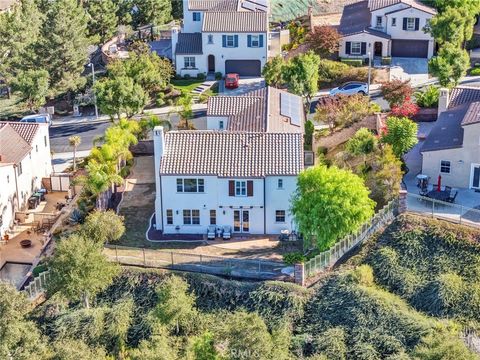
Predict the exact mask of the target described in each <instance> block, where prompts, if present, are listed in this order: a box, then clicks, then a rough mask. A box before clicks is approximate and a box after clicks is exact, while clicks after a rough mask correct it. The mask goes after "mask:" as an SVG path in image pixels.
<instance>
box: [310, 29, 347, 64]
mask: <svg viewBox="0 0 480 360" xmlns="http://www.w3.org/2000/svg"><path fill="white" fill-rule="evenodd" d="M340 39H341V35H340V34H339V33H338V31H337V29H336V28H334V27H333V26H327V25H324V26H315V27H314V28H313V31H312V32H311V33H310V34H309V35H308V38H307V40H308V42H309V44H310V47H311V49H312V50H313V51H315V53H317V54H318V55H320V56H322V57H327V56H330V55H332V54H334V53H335V52H336V51H338V44H339V43H340Z"/></svg>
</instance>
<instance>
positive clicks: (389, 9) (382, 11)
mask: <svg viewBox="0 0 480 360" xmlns="http://www.w3.org/2000/svg"><path fill="white" fill-rule="evenodd" d="M405 8H408V5H405V4H402V3H399V4H395V5H392V6H389V7H386V8H383V9H378V10H375V11H372V12H371V15H372V17H371V19H370V20H371V23H370V26H371V27H372V28H374V29H378V30H380V31H384V32H386V26H385V25H386V20H387V16H388V15H385V14H386V13H389V12H392V11H397V10H401V9H405ZM377 16H381V17H382V25H383V29H380V28H377ZM393 17H395V16H394V15H393ZM388 25H390V24H388ZM397 26H398V20H397Z"/></svg>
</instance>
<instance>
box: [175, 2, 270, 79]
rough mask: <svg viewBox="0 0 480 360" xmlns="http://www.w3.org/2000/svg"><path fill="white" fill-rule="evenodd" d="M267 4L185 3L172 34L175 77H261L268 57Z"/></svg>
mask: <svg viewBox="0 0 480 360" xmlns="http://www.w3.org/2000/svg"><path fill="white" fill-rule="evenodd" d="M268 11H269V9H268V0H184V3H183V27H182V29H173V30H172V41H171V43H172V51H173V55H172V57H173V58H172V60H173V62H174V64H175V69H176V73H177V74H178V75H181V76H184V75H190V76H197V75H198V74H199V73H200V74H207V73H211V74H213V73H215V72H220V73H222V74H223V75H224V74H226V73H238V74H240V76H260V75H261V70H262V68H263V66H264V65H265V62H266V61H267V58H268V54H269V50H268V49H269V29H268Z"/></svg>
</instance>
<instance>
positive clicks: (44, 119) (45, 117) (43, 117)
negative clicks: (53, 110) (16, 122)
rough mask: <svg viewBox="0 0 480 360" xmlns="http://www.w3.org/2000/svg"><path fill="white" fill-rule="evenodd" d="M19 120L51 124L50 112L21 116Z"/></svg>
mask: <svg viewBox="0 0 480 360" xmlns="http://www.w3.org/2000/svg"><path fill="white" fill-rule="evenodd" d="M20 122H26V123H37V124H48V126H51V125H52V117H51V116H50V114H34V115H28V116H25V117H23V118H22V119H21V120H20Z"/></svg>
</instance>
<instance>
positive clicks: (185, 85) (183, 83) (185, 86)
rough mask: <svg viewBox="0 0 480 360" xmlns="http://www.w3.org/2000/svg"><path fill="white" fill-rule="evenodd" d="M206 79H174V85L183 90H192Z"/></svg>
mask: <svg viewBox="0 0 480 360" xmlns="http://www.w3.org/2000/svg"><path fill="white" fill-rule="evenodd" d="M204 81H205V80H198V79H188V80H187V79H180V80H172V85H173V86H174V87H175V88H176V89H178V90H181V91H186V92H191V91H192V90H193V89H195V88H196V87H197V86H199V85H201V84H203V82H204Z"/></svg>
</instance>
